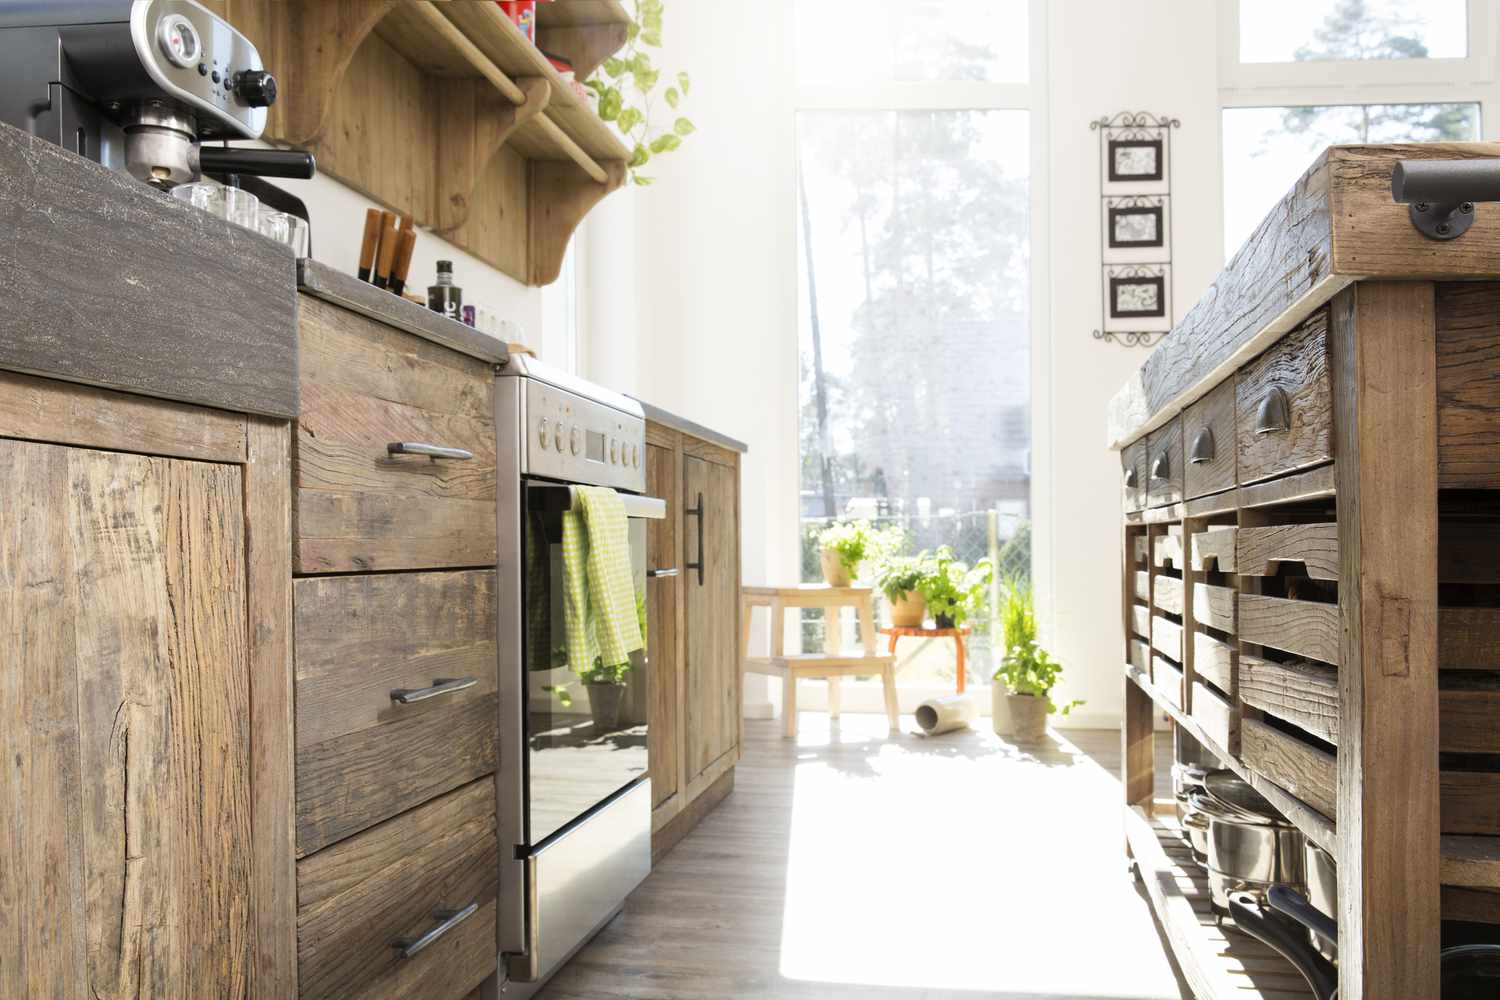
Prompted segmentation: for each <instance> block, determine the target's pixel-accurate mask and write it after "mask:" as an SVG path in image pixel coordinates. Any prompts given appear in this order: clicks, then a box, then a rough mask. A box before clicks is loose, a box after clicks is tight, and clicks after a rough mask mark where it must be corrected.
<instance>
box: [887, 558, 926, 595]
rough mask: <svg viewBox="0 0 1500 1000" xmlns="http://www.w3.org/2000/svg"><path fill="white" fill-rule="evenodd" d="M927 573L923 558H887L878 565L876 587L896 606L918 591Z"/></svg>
mask: <svg viewBox="0 0 1500 1000" xmlns="http://www.w3.org/2000/svg"><path fill="white" fill-rule="evenodd" d="M925 572H926V570H925V569H924V568H923V561H922V556H887V557H886V558H884V559H881V560H880V562H879V563H877V564H876V568H875V586H877V587H879V588H880V592H881V593H882V594H884V595H885V599H886V600H888V601H890V602H891V603H892V604H894V603H895V602H897V601H900V600H904V599H905V598H906V595H907V594H910V593H911V592H912V591H914V590H916V589H917V585H918V584H920V583H921V582H922V576H923V575H924V573H925Z"/></svg>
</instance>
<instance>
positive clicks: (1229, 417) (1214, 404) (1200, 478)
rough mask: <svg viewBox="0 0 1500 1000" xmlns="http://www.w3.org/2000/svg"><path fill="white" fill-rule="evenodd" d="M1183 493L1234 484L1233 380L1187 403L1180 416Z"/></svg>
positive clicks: (1215, 490) (1195, 493)
mask: <svg viewBox="0 0 1500 1000" xmlns="http://www.w3.org/2000/svg"><path fill="white" fill-rule="evenodd" d="M1182 447H1183V457H1184V460H1185V462H1186V465H1185V466H1184V468H1183V470H1182V480H1183V492H1184V493H1185V494H1186V495H1187V496H1189V497H1201V496H1206V495H1208V494H1210V493H1218V492H1220V491H1221V490H1227V489H1229V488H1231V487H1232V486H1234V449H1235V443H1234V379H1232V378H1231V379H1227V380H1226V381H1225V382H1224V383H1223V384H1222V385H1220V386H1219V387H1218V388H1217V389H1215V390H1213V391H1212V392H1210V393H1209V394H1208V395H1207V396H1204V397H1203V398H1202V399H1200V400H1198V402H1196V403H1194V404H1193V405H1192V406H1189V407H1188V408H1187V410H1186V411H1185V412H1184V413H1183V415H1182Z"/></svg>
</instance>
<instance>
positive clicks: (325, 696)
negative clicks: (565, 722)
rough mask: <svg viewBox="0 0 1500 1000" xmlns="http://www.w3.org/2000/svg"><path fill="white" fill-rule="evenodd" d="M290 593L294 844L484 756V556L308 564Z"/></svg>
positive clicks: (489, 647)
mask: <svg viewBox="0 0 1500 1000" xmlns="http://www.w3.org/2000/svg"><path fill="white" fill-rule="evenodd" d="M293 594H294V600H295V612H294V636H295V643H296V664H297V666H296V683H297V689H296V744H297V842H298V851H299V853H301V854H309V853H312V852H313V851H316V850H318V849H319V848H320V847H322V846H324V845H325V844H329V843H332V842H333V841H335V840H339V839H341V838H343V837H347V836H350V835H351V834H354V833H357V832H358V831H360V830H363V829H365V828H366V827H368V826H370V825H372V824H374V823H377V822H379V821H381V820H383V819H386V818H388V817H390V816H393V815H395V814H397V813H399V812H403V811H404V810H406V809H410V808H411V807H412V806H415V805H418V804H420V803H421V802H424V801H426V800H427V799H430V798H432V797H433V796H435V795H439V794H441V793H443V792H446V791H448V790H449V789H452V788H455V787H457V786H458V785H461V784H463V783H465V782H468V781H472V780H473V779H474V778H476V777H478V776H479V775H481V774H487V773H489V772H491V771H493V770H494V769H495V766H496V765H495V670H496V662H497V655H498V654H497V652H496V634H495V614H496V606H495V573H494V571H493V570H470V571H454V572H438V573H392V574H382V575H377V576H340V577H319V578H305V579H300V580H297V581H296V582H295V584H294V589H293ZM440 681H442V682H446V683H444V684H443V685H441V686H439V683H438V682H440ZM469 681H472V684H467V686H463V685H464V684H465V683H466V682H469ZM434 689H435V690H434ZM398 691H400V692H407V694H406V695H405V696H404V697H408V698H410V699H411V700H410V701H407V702H404V703H403V702H401V701H398V700H397V699H396V696H395V694H394V692H398ZM428 692H432V693H431V695H430V696H429V697H422V695H423V694H426V693H428Z"/></svg>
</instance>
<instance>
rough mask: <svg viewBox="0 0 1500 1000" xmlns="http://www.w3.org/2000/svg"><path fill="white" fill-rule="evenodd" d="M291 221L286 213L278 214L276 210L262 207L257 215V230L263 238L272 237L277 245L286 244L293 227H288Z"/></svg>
mask: <svg viewBox="0 0 1500 1000" xmlns="http://www.w3.org/2000/svg"><path fill="white" fill-rule="evenodd" d="M289 219H290V216H288V215H287V214H286V213H285V212H278V211H276V210H275V209H274V208H267V207H266V206H265V205H262V206H260V211H259V212H258V213H257V214H256V228H257V229H258V230H259V231H260V234H261V235H262V236H267V237H270V238H271V239H273V240H275V241H276V242H277V243H286V242H287V240H288V236H289V234H290V231H291V226H290V225H288V220H289Z"/></svg>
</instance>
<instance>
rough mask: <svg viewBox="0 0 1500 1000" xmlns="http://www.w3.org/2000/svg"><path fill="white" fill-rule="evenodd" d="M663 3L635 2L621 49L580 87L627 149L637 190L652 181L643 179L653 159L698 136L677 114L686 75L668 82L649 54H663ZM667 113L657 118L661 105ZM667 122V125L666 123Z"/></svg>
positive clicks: (685, 92) (653, 0)
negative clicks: (660, 51)
mask: <svg viewBox="0 0 1500 1000" xmlns="http://www.w3.org/2000/svg"><path fill="white" fill-rule="evenodd" d="M662 10H663V4H662V0H635V16H634V17H632V18H631V21H630V25H629V26H628V27H627V29H626V35H625V38H626V41H625V46H624V47H623V48H622V49H620V51H619V52H617V53H615V55H613V56H611V57H610V58H608V59H606V60H604V64H603V65H602V66H601V67H600V68H599V72H597V73H595V74H594V75H593V76H592V77H590V78H589V79H588V80H587V81H585V83H584V86H586V87H588V88H589V90H591V91H593V92H594V95H595V97H597V98H598V101H599V117H600V118H603V119H604V120H605V121H607V122H613V123H614V126H615V128H616V129H618V130H619V132H620V134H621V135H622V136H624V137H625V140H626V141H627V142H628V143H629V144H630V147H631V150H630V162H629V163H628V164H627V165H628V166H629V167H630V178H631V180H633V181H634V182H635V183H637V184H640V185H646V184H650V183H651V182H652V181H653V180H655V178H653V177H648V176H647V175H645V174H643V173H641V168H642V167H644V166H645V165H646V164H647V163H649V162H651V158H652V157H653V156H660V155H661V154H663V153H670V152H672V151H673V150H674V149H676V148H677V147H679V146H681V145H682V140H683V139H685V138H687V137H688V136H690V135H692V134H693V133H694V132H696V131H697V128H696V127H695V126H694V125H693V123H692V122H691V121H689V120H688V119H687V118H685V117H683V116H682V115H680V114H677V111H678V108H679V106H680V105H681V103H682V99H683V98H685V97H686V96H687V95H688V90H689V89H690V88H691V86H692V82H691V81H690V80H689V79H688V75H687V74H686V73H684V72H678V73H677V74H675V75H673V76H669V77H667V81H666V82H667V86H666V87H665V88H664V89H660V90H658V89H657V88H658V87H660V86H661V84H662V82H663V75H662V71H661V70H660V69H659V68H658V67H657V66H656V64H655V63H654V62H653V61H652V58H651V54H650V53H649V52H647V51H646V50H647V48H653V49H659V48H661V20H662ZM659 102H663V103H665V104H666V106H667V113H666V114H665V115H661V116H660V117H658V115H659V113H660V111H661V103H659ZM668 118H671V119H672V121H671V122H670V124H669V123H668V122H667V119H668Z"/></svg>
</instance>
